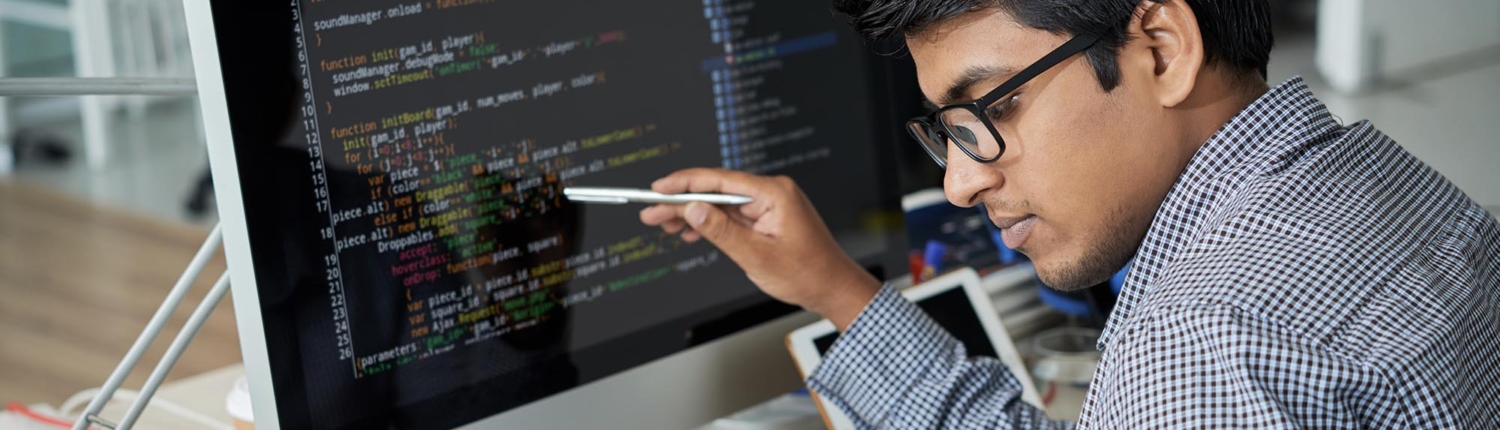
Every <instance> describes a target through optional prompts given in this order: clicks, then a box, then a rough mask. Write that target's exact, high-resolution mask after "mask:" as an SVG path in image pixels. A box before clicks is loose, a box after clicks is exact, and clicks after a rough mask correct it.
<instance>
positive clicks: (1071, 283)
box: [1031, 257, 1114, 291]
mask: <svg viewBox="0 0 1500 430" xmlns="http://www.w3.org/2000/svg"><path fill="white" fill-rule="evenodd" d="M1057 260H1059V259H1050V258H1045V257H1044V258H1041V259H1032V260H1031V261H1032V264H1033V265H1034V266H1035V267H1036V276H1037V278H1038V279H1041V281H1042V284H1043V285H1046V286H1047V287H1048V288H1051V289H1054V290H1058V291H1077V290H1082V289H1085V288H1088V287H1092V286H1094V285H1098V284H1099V283H1102V282H1105V281H1108V280H1109V277H1110V276H1113V275H1114V271H1113V270H1109V269H1107V268H1103V267H1101V266H1102V265H1101V264H1097V263H1098V262H1089V261H1085V260H1086V259H1083V258H1074V259H1062V261H1057ZM1090 263H1095V264H1090Z"/></svg>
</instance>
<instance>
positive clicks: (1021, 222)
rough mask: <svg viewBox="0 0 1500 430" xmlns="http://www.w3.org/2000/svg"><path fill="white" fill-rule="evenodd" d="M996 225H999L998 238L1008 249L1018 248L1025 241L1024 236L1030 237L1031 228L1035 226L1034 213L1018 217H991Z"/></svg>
mask: <svg viewBox="0 0 1500 430" xmlns="http://www.w3.org/2000/svg"><path fill="white" fill-rule="evenodd" d="M990 220H991V221H994V222H995V226H996V227H1000V240H1002V241H1004V242H1005V246H1006V247H1007V248H1010V249H1018V248H1020V247H1021V245H1022V244H1025V243H1026V238H1028V237H1031V229H1032V228H1033V227H1036V223H1037V218H1036V215H1026V216H1019V217H991V218H990Z"/></svg>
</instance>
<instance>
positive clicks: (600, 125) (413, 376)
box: [212, 0, 905, 429]
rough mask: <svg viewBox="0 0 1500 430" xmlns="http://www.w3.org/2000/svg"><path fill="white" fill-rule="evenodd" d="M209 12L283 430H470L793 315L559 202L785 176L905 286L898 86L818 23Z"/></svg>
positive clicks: (421, 0)
mask: <svg viewBox="0 0 1500 430" xmlns="http://www.w3.org/2000/svg"><path fill="white" fill-rule="evenodd" d="M212 9H213V18H214V25H215V28H216V37H217V43H218V51H219V53H220V58H219V59H218V61H219V64H220V66H221V68H222V75H223V79H224V87H225V88H224V89H225V96H226V101H227V105H228V110H229V119H230V124H231V128H232V131H233V135H234V153H235V162H236V165H237V167H238V171H239V183H240V184H241V185H240V188H241V193H242V195H243V200H244V216H245V221H246V226H247V229H248V232H247V233H248V236H249V239H250V249H251V253H252V256H253V264H254V272H255V279H256V281H257V283H258V287H257V288H258V289H257V294H258V297H259V299H260V304H261V308H260V311H261V318H262V320H263V325H264V327H263V330H264V336H265V339H266V348H267V353H268V355H269V359H270V367H271V371H272V382H273V386H274V393H275V398H276V408H277V411H278V414H279V417H280V419H281V420H282V423H280V424H281V425H282V426H283V427H288V428H316V429H336V428H371V427H390V426H394V427H399V428H450V427H454V426H459V425H463V424H465V423H469V422H473V421H475V420H478V419H481V418H484V417H487V416H490V415H494V414H497V413H501V412H504V411H507V410H510V409H513V408H516V407H518V406H520V405H523V404H526V403H529V402H532V401H536V400H539V399H542V398H545V397H547V396H549V395H552V394H556V393H558V392H561V391H563V390H568V389H572V388H574V387H578V386H580V385H583V384H587V383H588V382H590V381H594V380H598V379H600V378H603V377H605V376H609V375H611V374H615V373H618V372H621V371H624V370H627V369H629V368H631V367H634V366H638V365H641V364H643V363H646V362H649V361H651V360H655V359H659V358H662V357H665V356H668V355H671V354H674V353H676V352H680V351H682V350H684V349H687V348H691V347H693V346H695V345H699V344H702V343H704V342H708V341H711V340H713V339H715V338H719V337H722V336H725V335H728V334H732V333H735V332H737V331H739V330H742V329H745V328H747V327H751V326H754V325H756V324H759V323H762V322H765V321H768V320H770V319H773V318H776V317H778V316H781V315H784V314H786V313H789V312H791V311H792V309H791V307H789V306H786V305H782V304H779V303H776V302H775V301H773V300H771V299H770V298H768V297H767V296H765V295H763V294H761V293H760V292H759V291H758V290H757V289H756V288H755V287H754V285H752V284H751V283H750V282H749V281H748V280H747V279H746V277H745V276H744V273H743V272H741V271H740V270H739V269H738V268H737V267H736V266H735V265H734V264H733V263H732V262H730V261H729V260H728V259H727V258H726V257H725V256H723V255H722V254H720V253H719V252H718V251H717V250H715V248H713V247H712V246H710V245H708V244H705V243H697V244H687V243H684V242H682V241H681V240H680V239H678V238H677V237H675V236H672V235H667V234H664V233H662V232H661V231H660V230H657V229H653V228H649V227H646V226H643V225H641V224H640V222H639V220H638V216H637V212H638V211H639V210H640V209H641V206H631V205H626V206H580V205H577V204H573V203H570V202H568V201H566V200H565V199H564V198H562V193H561V188H562V187H563V186H572V185H578V186H624V187H643V188H644V187H648V186H649V184H650V182H651V181H652V180H654V179H656V178H658V177H660V176H663V175H665V174H667V173H669V172H672V171H674V170H677V169H681V168H686V167H695V166H709V167H722V168H730V169H738V170H743V171H748V172H754V173H758V174H766V175H787V176H790V177H792V178H794V179H796V180H797V181H798V183H799V184H800V185H801V186H802V188H803V189H804V191H805V192H806V193H807V195H808V196H809V198H810V199H811V200H812V201H813V202H814V204H815V205H816V206H817V209H818V210H819V211H820V213H821V215H822V216H823V219H824V220H825V221H826V222H827V223H828V224H829V227H830V228H831V229H832V230H833V231H834V233H835V236H836V237H837V238H838V240H839V242H840V244H841V245H842V246H843V248H844V250H845V251H846V252H848V253H849V254H850V255H851V256H853V257H854V258H855V259H856V260H858V261H859V262H861V263H862V264H864V265H866V267H870V268H872V270H878V269H882V268H883V269H885V270H887V271H889V273H890V274H893V275H894V274H896V273H899V272H900V271H901V269H900V267H901V264H902V263H901V262H902V260H903V256H904V247H905V246H904V243H902V239H901V234H902V233H901V231H900V229H901V221H900V208H899V196H898V195H897V191H896V187H897V185H896V184H897V181H896V179H895V178H893V177H892V176H894V173H892V172H893V169H892V167H891V166H892V161H891V155H892V153H893V152H894V151H893V150H892V149H891V147H892V146H891V145H892V144H891V142H890V136H889V133H888V131H889V130H891V129H892V127H893V124H897V121H896V119H894V118H890V115H887V114H886V112H888V111H889V110H890V109H889V108H890V103H889V102H888V101H887V100H884V99H883V98H882V97H881V96H880V94H882V91H880V88H882V86H884V85H885V82H886V81H884V79H886V78H887V76H886V75H885V72H883V71H882V70H881V66H880V64H881V62H880V61H879V60H877V59H874V58H872V56H871V55H870V54H868V53H867V52H868V49H867V48H866V47H864V46H863V45H862V43H861V42H860V40H859V39H858V38H857V37H856V36H855V35H853V34H852V33H851V32H849V31H848V30H847V29H846V27H847V25H846V24H845V23H844V22H843V21H842V19H841V18H837V17H835V16H833V15H832V14H831V13H830V12H829V9H828V5H827V4H826V3H823V2H816V1H813V2H809V1H798V0H785V1H769V2H768V1H754V0H695V1H689V2H621V1H607V0H594V1H548V2H496V1H488V0H399V1H390V0H386V1H362V2H354V1H338V0H311V1H298V0H294V1H291V2H289V3H288V2H274V1H271V2H266V1H242V0H232V1H231V0H213V1H212ZM584 406H586V405H584Z"/></svg>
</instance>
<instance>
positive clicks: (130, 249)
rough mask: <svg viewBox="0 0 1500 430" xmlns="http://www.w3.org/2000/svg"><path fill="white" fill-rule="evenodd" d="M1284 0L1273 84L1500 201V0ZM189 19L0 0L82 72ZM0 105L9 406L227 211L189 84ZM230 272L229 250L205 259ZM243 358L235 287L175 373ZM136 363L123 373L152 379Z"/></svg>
mask: <svg viewBox="0 0 1500 430" xmlns="http://www.w3.org/2000/svg"><path fill="white" fill-rule="evenodd" d="M1274 4H1275V7H1276V9H1277V10H1276V16H1277V25H1278V28H1277V33H1276V36H1277V47H1276V49H1275V50H1274V51H1273V52H1272V59H1271V65H1270V80H1271V83H1272V84H1273V85H1274V84H1275V83H1278V82H1281V81H1283V80H1285V79H1288V78H1290V77H1292V76H1294V75H1301V76H1303V77H1304V78H1305V79H1306V80H1307V82H1308V85H1309V86H1310V87H1311V88H1312V90H1313V91H1314V92H1315V93H1316V94H1317V95H1318V96H1319V97H1320V98H1322V99H1323V100H1324V101H1325V102H1326V103H1327V104H1328V106H1329V108H1330V110H1332V112H1333V113H1334V114H1335V115H1337V116H1338V117H1339V118H1341V119H1342V120H1343V121H1344V122H1345V123H1352V122H1354V121H1358V120H1361V119H1369V120H1371V121H1373V122H1374V123H1375V125H1376V126H1378V127H1380V128H1381V129H1382V130H1384V131H1385V132H1387V133H1388V134H1390V135H1391V136H1393V137H1394V138H1395V139H1396V140H1398V141H1399V142H1401V143H1402V144H1403V145H1404V146H1405V147H1406V148H1407V149H1408V150H1409V151H1411V152H1412V153H1414V154H1416V155H1417V156H1418V157H1419V158H1421V159H1422V160H1424V161H1426V162H1427V163H1429V164H1430V165H1432V166H1433V167H1435V168H1436V169H1437V170H1438V171H1440V172H1441V173H1443V174H1444V175H1446V176H1447V177H1448V178H1449V179H1450V180H1452V181H1453V182H1455V183H1456V184H1457V185H1458V186H1459V187H1460V188H1461V189H1463V190H1464V191H1465V192H1467V193H1468V194H1469V195H1470V196H1472V197H1473V198H1475V199H1476V200H1478V201H1479V202H1480V203H1481V204H1484V205H1486V206H1488V207H1490V208H1491V211H1492V212H1496V211H1497V209H1496V208H1497V207H1500V187H1497V186H1496V185H1497V184H1500V169H1495V168H1494V166H1495V165H1496V161H1497V160H1500V143H1497V137H1496V136H1500V121H1496V120H1497V119H1500V118H1497V114H1496V112H1500V3H1497V2H1494V1H1492V0H1454V1H1445V2H1440V4H1406V3H1399V2H1396V1H1388V0H1381V1H1354V0H1342V1H1341V0H1324V1H1322V2H1318V1H1290V0H1287V1H1276V2H1274ZM72 8H90V11H91V13H76V12H75V11H72V10H71V9H72ZM58 11H63V12H62V14H61V15H59V14H58V13H57V12H58ZM80 16H84V17H93V18H86V19H95V20H97V19H104V20H107V21H108V22H109V23H110V24H111V25H110V26H108V27H109V28H108V30H109V31H108V34H102V35H101V34H91V35H88V36H84V37H92V38H93V39H94V40H97V41H103V42H104V43H94V44H92V45H91V46H92V47H91V49H90V50H89V52H79V49H78V47H79V46H80V44H79V43H77V42H78V41H77V40H76V37H78V36H77V35H75V34H73V32H71V31H69V30H67V29H66V28H67V27H69V26H70V25H72V23H73V20H76V19H78V17H80ZM182 19H183V18H182V15H181V12H180V6H179V5H178V3H177V2H176V1H173V0H75V1H73V2H71V3H70V2H67V1H64V0H0V76H8V77H46V76H75V75H80V61H79V60H78V58H79V57H78V56H86V57H89V58H91V59H92V60H90V65H89V66H88V67H89V68H90V69H93V72H86V73H81V74H82V75H94V76H182V77H188V76H191V70H190V68H191V66H190V64H191V61H190V59H189V58H187V49H186V39H185V37H186V36H185V31H183V30H182V29H181V27H182V24H181V20H182ZM896 61H900V59H897V60H896ZM101 64H105V65H107V67H101V66H100V65H101ZM913 101H914V102H915V100H913ZM94 103H97V104H98V105H99V106H98V107H97V110H95V111H93V112H95V113H88V112H90V109H94V108H93V107H91V104H94ZM0 104H3V106H4V108H3V109H0V124H3V126H0V131H4V133H3V134H0V140H3V141H4V142H5V144H4V145H0V152H3V154H0V402H10V401H16V402H21V403H33V402H48V403H54V404H55V403H59V402H62V401H63V400H64V399H65V398H66V397H67V396H69V395H71V394H73V393H75V392H78V391H79V390H82V389H85V388H88V387H92V386H96V385H98V384H99V383H100V382H101V381H103V379H104V377H105V375H107V373H108V372H109V370H110V369H111V368H113V366H114V365H115V363H116V362H117V361H118V359H119V357H120V356H121V355H122V354H123V353H124V351H125V350H126V348H127V347H128V345H129V342H130V341H132V340H133V339H134V337H135V334H136V333H138V332H139V331H140V329H141V328H142V327H143V326H144V325H145V322H146V320H147V318H148V317H149V315H150V313H151V312H152V311H153V310H154V309H155V307H156V306H157V305H158V304H159V303H160V300H161V297H162V296H163V295H164V294H165V292H166V290H167V289H168V288H169V286H170V285H171V283H172V282H173V281H174V280H175V278H176V276H177V274H178V273H179V271H180V270H181V268H182V266H183V265H184V264H185V262H186V261H187V260H188V259H189V257H190V256H191V252H192V250H193V249H194V248H195V247H196V245H197V244H198V243H199V242H200V241H201V240H202V237H203V236H204V235H205V234H206V232H207V228H208V227H209V226H211V225H213V223H214V222H215V221H216V216H215V214H214V212H213V201H212V196H211V195H209V194H208V189H207V188H206V187H205V186H204V185H205V183H204V180H205V178H206V172H207V170H206V169H207V154H206V151H205V149H204V145H203V142H202V132H201V128H200V125H199V123H198V119H197V116H198V108H197V106H196V104H195V103H194V101H193V100H192V99H190V98H170V97H106V98H99V99H96V101H94V102H88V103H84V102H80V99H78V98H9V99H0ZM911 108H912V109H915V108H916V107H915V104H913V106H912V107H911ZM100 114H102V115H100ZM89 115H99V116H97V117H98V118H101V119H102V120H103V121H102V125H103V129H102V130H103V133H102V136H103V137H104V138H103V139H102V140H100V139H97V138H96V139H92V140H91V139H90V137H89V136H90V133H97V132H91V131H88V129H89V127H86V126H85V124H86V123H87V121H85V120H84V118H85V117H88V116H89ZM94 136H95V137H97V136H99V135H98V134H95V135H94ZM903 142H904V141H903ZM101 148H102V152H101ZM897 150H898V151H901V153H902V154H903V155H902V157H901V158H902V160H901V162H903V163H904V164H903V166H901V168H900V170H899V172H893V173H892V174H897V175H901V177H900V180H901V183H902V187H903V189H904V190H903V191H915V190H918V189H921V188H927V187H934V186H940V182H941V181H940V176H939V175H940V172H938V171H936V170H935V168H933V167H931V166H930V165H931V164H932V163H930V161H928V160H927V158H926V155H925V154H922V153H920V152H919V151H920V150H919V149H918V148H917V146H916V145H910V144H905V143H903V144H902V145H900V146H899V147H898V148H897ZM222 270H223V262H222V259H215V260H214V262H212V263H211V264H210V266H209V268H208V271H209V272H210V273H217V272H219V271H222ZM202 282H203V283H204V285H200V286H199V287H198V288H197V289H196V290H195V294H193V295H190V297H189V302H196V300H198V299H199V298H201V295H202V294H203V292H204V291H206V290H207V288H206V287H207V282H208V280H207V279H205V280H203V281H202ZM187 312H188V310H186V309H184V310H182V311H180V312H179V315H178V316H177V318H175V319H174V321H173V322H172V323H170V324H171V325H170V326H171V327H175V326H176V325H179V324H181V323H182V321H184V320H185V319H186V315H187ZM164 349H165V345H159V346H157V347H156V348H153V350H152V351H151V352H150V353H148V354H147V356H146V357H145V360H146V361H145V362H148V363H149V362H154V361H155V360H156V358H157V357H159V356H160V354H161V352H162V350H164ZM239 360H240V355H239V349H238V340H237V338H236V333H235V330H234V323H233V315H232V309H231V305H230V304H229V303H228V302H227V301H226V302H225V303H223V304H222V305H221V306H220V307H219V309H218V311H217V312H216V313H215V314H214V316H213V318H212V319H211V320H210V322H209V324H208V325H207V327H206V328H205V329H204V331H203V332H202V333H201V334H200V336H199V339H198V340H197V341H196V342H194V344H193V345H192V346H191V347H190V348H189V350H188V352H187V354H186V355H185V357H184V359H183V361H182V362H181V363H180V364H179V365H178V367H177V369H176V370H175V371H174V372H173V375H176V376H174V377H182V376H189V375H193V374H196V373H201V372H205V371H208V370H212V369H217V368H220V367H223V366H226V365H230V364H233V363H236V362H238V361H239ZM136 373H137V374H136V375H134V376H133V377H132V378H131V379H130V380H128V381H127V383H126V386H138V385H139V384H140V383H141V382H142V381H143V380H144V377H145V373H146V372H144V371H139V372H136Z"/></svg>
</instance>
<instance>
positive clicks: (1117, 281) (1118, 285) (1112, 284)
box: [1109, 263, 1130, 296]
mask: <svg viewBox="0 0 1500 430" xmlns="http://www.w3.org/2000/svg"><path fill="white" fill-rule="evenodd" d="M1128 274H1130V263H1125V268H1123V269H1120V271H1119V272H1117V273H1115V276H1111V277H1109V289H1110V290H1112V291H1114V292H1115V295H1116V296H1118V295H1120V290H1122V289H1124V288H1125V275H1128Z"/></svg>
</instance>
